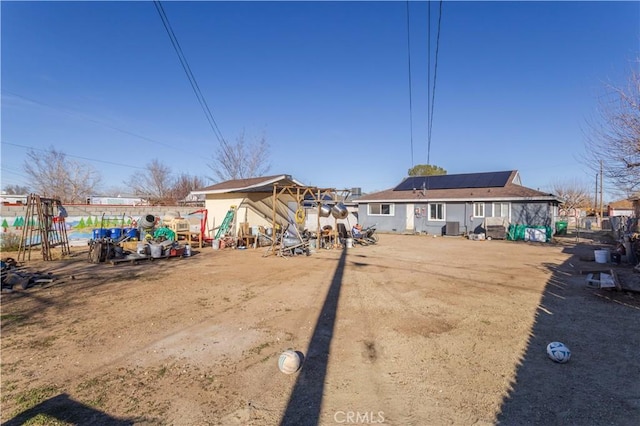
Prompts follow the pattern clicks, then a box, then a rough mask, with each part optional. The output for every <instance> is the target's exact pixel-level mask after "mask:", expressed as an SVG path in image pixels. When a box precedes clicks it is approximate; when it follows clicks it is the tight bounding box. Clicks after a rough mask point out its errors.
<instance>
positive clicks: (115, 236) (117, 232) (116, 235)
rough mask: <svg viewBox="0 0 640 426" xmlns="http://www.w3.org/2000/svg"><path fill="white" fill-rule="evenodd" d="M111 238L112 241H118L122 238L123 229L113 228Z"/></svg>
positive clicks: (110, 232) (110, 233)
mask: <svg viewBox="0 0 640 426" xmlns="http://www.w3.org/2000/svg"><path fill="white" fill-rule="evenodd" d="M109 236H110V237H111V238H112V239H114V240H117V239H118V238H120V237H121V236H122V229H121V228H111V230H110V231H109Z"/></svg>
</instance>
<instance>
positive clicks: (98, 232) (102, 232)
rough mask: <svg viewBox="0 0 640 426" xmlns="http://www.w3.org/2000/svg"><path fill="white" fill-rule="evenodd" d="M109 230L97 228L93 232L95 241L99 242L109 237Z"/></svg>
mask: <svg viewBox="0 0 640 426" xmlns="http://www.w3.org/2000/svg"><path fill="white" fill-rule="evenodd" d="M107 231H108V230H107V229H104V228H96V229H94V230H93V239H94V240H99V239H100V238H105V237H106V236H107Z"/></svg>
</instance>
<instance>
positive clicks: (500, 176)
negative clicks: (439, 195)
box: [393, 171, 512, 191]
mask: <svg viewBox="0 0 640 426" xmlns="http://www.w3.org/2000/svg"><path fill="white" fill-rule="evenodd" d="M511 173H512V172H511V171H504V172H488V173H465V174H456V175H437V176H410V177H407V178H405V179H404V180H403V181H402V182H400V184H399V185H398V186H396V187H395V188H393V190H394V191H413V190H414V189H427V190H428V189H458V188H497V187H503V186H505V185H506V184H507V183H508V182H509V176H511Z"/></svg>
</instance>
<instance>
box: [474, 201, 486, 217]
mask: <svg viewBox="0 0 640 426" xmlns="http://www.w3.org/2000/svg"><path fill="white" fill-rule="evenodd" d="M473 217H484V203H473Z"/></svg>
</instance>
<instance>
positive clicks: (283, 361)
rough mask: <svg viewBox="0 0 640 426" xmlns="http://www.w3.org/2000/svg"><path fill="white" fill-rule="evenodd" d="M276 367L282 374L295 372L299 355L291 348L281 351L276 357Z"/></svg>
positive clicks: (298, 363) (297, 367) (298, 367)
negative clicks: (278, 356)
mask: <svg viewBox="0 0 640 426" xmlns="http://www.w3.org/2000/svg"><path fill="white" fill-rule="evenodd" d="M278 368H279V369H280V371H282V372H283V373H284V374H292V373H295V372H296V371H298V369H300V356H298V354H297V353H296V351H294V350H292V349H288V350H286V351H284V352H282V353H281V354H280V358H278Z"/></svg>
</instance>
